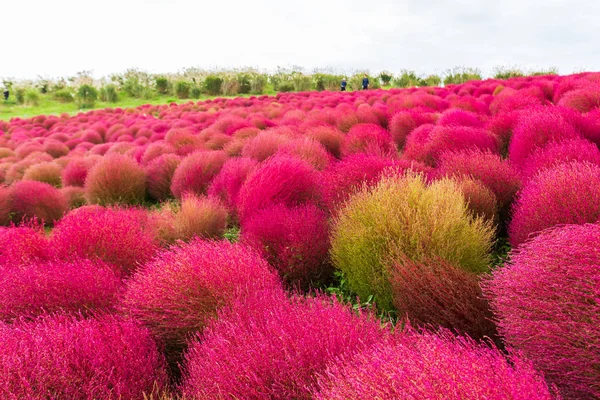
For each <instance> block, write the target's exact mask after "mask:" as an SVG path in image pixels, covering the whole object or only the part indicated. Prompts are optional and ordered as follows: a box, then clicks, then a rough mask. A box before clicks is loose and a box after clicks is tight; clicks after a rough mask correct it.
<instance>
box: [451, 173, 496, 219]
mask: <svg viewBox="0 0 600 400" xmlns="http://www.w3.org/2000/svg"><path fill="white" fill-rule="evenodd" d="M456 183H457V185H458V188H459V189H460V191H461V192H462V194H463V196H464V198H465V200H466V202H467V208H468V209H469V211H471V213H472V214H473V215H474V216H480V217H484V218H486V219H488V220H491V221H495V220H496V217H497V214H498V201H497V198H496V195H495V194H494V193H493V192H492V191H491V190H490V189H489V188H488V187H487V186H485V184H484V183H483V182H481V181H480V180H478V179H474V178H471V177H468V176H465V177H462V178H458V179H456Z"/></svg>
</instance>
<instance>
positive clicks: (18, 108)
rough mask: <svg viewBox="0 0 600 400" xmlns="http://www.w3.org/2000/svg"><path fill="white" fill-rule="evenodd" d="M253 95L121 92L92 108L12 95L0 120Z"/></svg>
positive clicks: (3, 104) (1, 102) (3, 105)
mask: <svg viewBox="0 0 600 400" xmlns="http://www.w3.org/2000/svg"><path fill="white" fill-rule="evenodd" d="M265 94H268V95H274V94H276V92H275V91H273V90H272V89H271V88H268V89H267V91H266V93H265ZM250 96H253V95H251V94H240V95H236V96H205V95H203V96H201V97H200V98H199V99H176V98H175V96H171V95H169V96H165V95H161V96H158V95H157V96H156V97H155V98H153V99H150V100H148V99H136V98H132V97H128V96H126V95H124V94H123V93H120V94H119V101H118V102H117V103H106V102H102V101H98V102H96V104H95V105H94V108H92V109H80V108H79V107H78V105H77V104H76V103H60V102H58V101H56V100H54V99H53V98H52V97H51V95H43V94H41V95H40V102H39V105H37V106H27V105H21V104H16V102H15V100H14V97H13V95H12V94H11V97H10V98H9V101H8V102H5V101H4V100H0V120H5V121H8V120H10V119H11V118H17V117H18V118H31V117H35V116H36V115H42V114H44V115H53V114H54V115H58V114H62V113H68V114H72V115H73V114H77V113H78V112H85V111H90V110H98V109H102V108H117V107H120V108H131V107H138V106H141V105H144V104H153V105H154V104H168V103H171V102H176V103H180V104H181V103H187V102H189V101H194V102H195V101H201V100H206V99H212V98H217V97H226V98H234V97H250Z"/></svg>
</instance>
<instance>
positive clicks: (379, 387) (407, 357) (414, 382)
mask: <svg viewBox="0 0 600 400" xmlns="http://www.w3.org/2000/svg"><path fill="white" fill-rule="evenodd" d="M396 336H397V338H396V339H395V340H394V343H392V344H388V343H384V344H380V345H376V346H375V347H374V348H369V349H367V350H364V351H362V352H361V353H359V354H358V355H356V356H355V357H352V358H349V357H345V358H341V359H338V360H335V361H334V362H333V363H331V365H330V366H329V368H328V369H327V371H326V372H325V373H323V374H321V377H320V379H319V388H320V391H319V392H317V393H315V396H314V398H315V399H318V400H347V399H447V400H465V399H489V400H552V399H554V396H553V395H552V394H551V393H550V390H549V389H548V386H547V384H546V383H545V382H544V379H543V378H542V377H541V376H540V375H539V374H538V373H537V372H536V371H535V370H534V369H533V367H532V366H531V364H530V363H528V362H526V361H524V360H522V359H520V358H518V357H511V358H510V362H508V361H507V360H506V357H505V356H504V354H502V353H501V352H500V351H499V350H497V349H496V348H493V347H492V348H490V347H488V346H486V345H484V344H480V343H477V342H475V341H473V340H472V339H469V338H468V337H460V336H459V337H454V335H452V334H450V333H449V332H446V331H443V332H441V333H438V334H433V333H424V334H419V333H416V332H414V331H413V330H412V329H410V328H409V329H405V330H404V331H403V332H400V333H398V334H397V335H396Z"/></svg>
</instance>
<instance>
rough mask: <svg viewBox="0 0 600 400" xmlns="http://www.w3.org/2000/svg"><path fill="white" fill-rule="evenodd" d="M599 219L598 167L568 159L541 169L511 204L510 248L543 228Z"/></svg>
mask: <svg viewBox="0 0 600 400" xmlns="http://www.w3.org/2000/svg"><path fill="white" fill-rule="evenodd" d="M599 218H600V166H598V165H595V164H590V163H587V162H577V161H572V162H570V163H566V164H559V165H557V166H555V167H553V168H548V169H545V170H543V171H541V172H540V173H539V174H538V175H536V176H535V177H534V178H532V179H531V180H530V181H529V182H527V183H526V184H525V186H524V187H523V189H522V190H521V191H520V192H519V194H518V197H517V200H516V201H515V203H514V204H513V218H512V221H511V222H510V225H509V227H508V233H509V237H510V242H511V245H512V246H513V247H517V246H518V245H520V244H522V243H523V242H525V241H526V240H527V239H528V238H530V237H532V236H534V235H536V234H538V233H539V232H541V231H543V230H544V229H546V228H550V227H553V226H555V225H561V224H585V223H588V222H590V223H591V222H596V221H598V219H599Z"/></svg>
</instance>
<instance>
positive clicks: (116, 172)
mask: <svg viewBox="0 0 600 400" xmlns="http://www.w3.org/2000/svg"><path fill="white" fill-rule="evenodd" d="M85 196H86V198H87V201H88V202H89V203H91V204H100V205H111V204H140V203H142V202H143V201H144V199H145V197H146V173H145V172H144V169H143V168H142V167H141V166H140V165H139V164H138V163H137V162H136V161H134V160H132V159H131V158H129V157H127V156H124V155H120V154H110V155H107V156H104V157H103V158H102V159H101V160H100V161H99V162H98V163H96V165H94V167H92V169H91V170H90V171H89V173H88V176H87V178H86V180H85Z"/></svg>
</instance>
